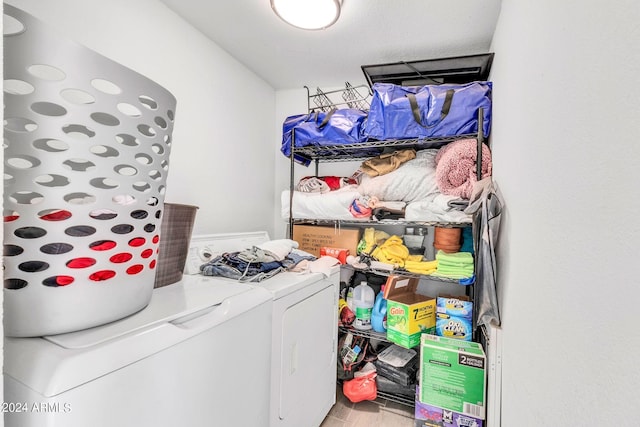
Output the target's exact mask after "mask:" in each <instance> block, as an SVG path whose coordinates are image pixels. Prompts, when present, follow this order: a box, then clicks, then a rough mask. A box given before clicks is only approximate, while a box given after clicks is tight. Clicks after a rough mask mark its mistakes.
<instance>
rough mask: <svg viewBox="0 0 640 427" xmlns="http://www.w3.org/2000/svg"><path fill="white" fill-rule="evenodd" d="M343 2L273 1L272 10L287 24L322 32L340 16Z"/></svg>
mask: <svg viewBox="0 0 640 427" xmlns="http://www.w3.org/2000/svg"><path fill="white" fill-rule="evenodd" d="M341 4H342V0H271V8H272V9H273V11H274V12H275V13H276V15H278V17H280V19H282V20H283V21H285V22H286V23H288V24H290V25H293V26H294V27H297V28H302V29H303V30H322V29H325V28H327V27H329V26H331V25H333V24H334V23H335V22H336V21H337V20H338V17H339V16H340V6H341Z"/></svg>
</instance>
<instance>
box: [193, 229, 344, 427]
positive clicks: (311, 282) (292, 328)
mask: <svg viewBox="0 0 640 427" xmlns="http://www.w3.org/2000/svg"><path fill="white" fill-rule="evenodd" d="M268 240H269V236H268V234H267V233H266V232H254V233H235V234H217V235H203V236H194V237H193V238H192V239H191V247H190V252H189V257H188V259H187V266H186V268H185V270H186V273H187V274H198V273H197V272H198V267H199V265H201V264H202V263H203V262H204V260H203V259H204V258H203V257H202V255H203V254H209V255H211V254H214V255H215V254H219V253H222V252H233V251H240V250H243V249H247V248H250V247H251V246H253V245H257V244H260V243H264V242H266V241H268ZM209 280H211V281H212V282H215V283H218V282H219V281H221V280H223V281H226V280H228V279H222V278H215V277H211V278H210V279H209ZM339 280H340V268H339V267H337V266H336V267H334V268H332V269H331V271H330V274H329V275H328V277H327V276H325V275H324V274H321V273H308V274H301V273H291V272H283V273H278V274H276V275H275V276H273V277H272V278H270V279H267V280H264V281H262V282H258V283H255V284H253V286H255V287H258V288H262V289H265V290H267V291H269V292H270V293H271V294H272V295H273V300H274V301H273V316H272V317H273V327H272V333H271V360H272V362H271V393H270V412H269V414H270V415H269V425H270V426H272V427H276V426H280V427H306V426H309V427H317V426H319V425H320V424H321V423H322V420H323V419H324V418H325V416H326V415H327V413H328V412H329V410H330V409H331V407H332V406H333V404H334V403H335V399H336V351H337V348H336V345H337V344H336V339H337V322H338V292H339ZM234 283H237V282H234ZM247 425H248V424H247Z"/></svg>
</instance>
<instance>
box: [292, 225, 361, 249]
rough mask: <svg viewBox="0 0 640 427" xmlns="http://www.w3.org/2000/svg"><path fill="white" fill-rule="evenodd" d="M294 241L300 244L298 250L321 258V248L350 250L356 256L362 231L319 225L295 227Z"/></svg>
mask: <svg viewBox="0 0 640 427" xmlns="http://www.w3.org/2000/svg"><path fill="white" fill-rule="evenodd" d="M293 240H295V241H296V242H298V245H299V247H298V249H301V250H303V251H306V252H309V253H310V254H312V255H315V256H317V257H320V248H321V247H323V246H325V247H329V248H344V249H348V250H349V253H350V254H352V255H355V254H356V250H357V246H358V242H359V241H360V230H359V229H357V228H342V227H339V228H336V227H322V226H319V225H297V224H296V225H294V226H293Z"/></svg>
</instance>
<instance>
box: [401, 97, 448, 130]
mask: <svg viewBox="0 0 640 427" xmlns="http://www.w3.org/2000/svg"><path fill="white" fill-rule="evenodd" d="M454 93H455V90H453V89H449V90H447V92H446V95H445V98H444V103H443V104H442V111H441V112H440V119H438V120H437V121H436V122H435V123H434V124H432V125H428V124H424V125H423V124H422V119H421V117H420V107H419V106H418V100H417V99H416V95H415V94H413V93H408V94H407V98H408V99H409V105H411V112H412V113H413V119H414V120H415V121H416V122H417V123H418V124H419V125H420V126H422V127H423V128H426V129H429V128H432V127H434V126H436V125H437V124H438V123H440V122H441V121H443V120H444V118H445V117H447V114H449V110H450V109H451V101H453V94H454Z"/></svg>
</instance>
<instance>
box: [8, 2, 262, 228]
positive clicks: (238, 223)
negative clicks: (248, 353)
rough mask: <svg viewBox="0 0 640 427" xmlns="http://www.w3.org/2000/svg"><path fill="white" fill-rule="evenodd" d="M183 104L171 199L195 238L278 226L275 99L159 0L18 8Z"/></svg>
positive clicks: (172, 165)
mask: <svg viewBox="0 0 640 427" xmlns="http://www.w3.org/2000/svg"><path fill="white" fill-rule="evenodd" d="M8 3H9V4H12V5H14V6H16V7H18V8H21V9H23V10H25V11H26V12H28V13H31V14H32V15H34V16H35V17H37V18H39V19H41V20H43V21H45V22H46V23H48V24H49V25H51V26H52V27H53V28H54V29H56V30H57V31H58V32H59V33H61V34H65V35H67V36H69V37H70V38H72V39H74V40H75V41H77V42H79V43H82V44H84V45H85V46H87V47H89V48H91V49H93V50H95V51H97V52H99V53H101V54H103V55H105V56H107V57H109V58H110V59H113V60H115V61H117V62H119V63H121V64H123V65H125V66H127V67H129V68H131V69H133V70H135V71H137V72H139V73H141V74H143V75H145V76H147V77H149V78H150V79H152V80H154V81H155V82H157V83H158V84H160V85H162V86H164V87H165V88H167V89H168V90H169V91H170V92H171V93H173V95H174V96H175V97H176V98H177V100H178V103H177V108H176V121H175V127H174V132H173V141H174V144H173V149H172V152H171V159H170V169H169V177H168V180H167V194H166V201H167V202H173V203H183V204H192V205H197V206H199V207H200V209H199V211H198V215H197V220H196V224H195V227H194V233H195V234H202V233H219V232H230V231H253V230H267V231H269V232H272V231H273V230H272V226H273V209H272V208H271V206H272V203H273V201H272V194H273V182H274V181H273V177H274V170H273V168H274V165H273V162H271V161H270V160H267V161H265V160H266V159H272V156H273V154H272V153H273V146H272V145H271V144H270V141H272V140H273V138H274V128H273V123H274V112H275V91H274V90H273V88H271V87H270V86H269V85H268V84H267V83H265V82H264V81H263V80H262V79H260V78H259V77H257V76H256V75H255V74H253V73H252V72H250V71H248V70H247V68H245V67H244V66H243V65H241V64H240V63H239V62H237V61H236V60H234V59H233V58H232V57H230V56H229V55H228V54H227V53H226V52H224V51H223V50H222V49H220V48H219V47H218V46H217V45H216V44H214V43H213V42H211V41H210V40H209V39H207V38H205V37H204V36H203V35H202V34H201V33H200V32H198V31H197V30H195V29H194V28H193V27H191V26H190V25H188V24H187V23H186V22H185V21H184V20H182V18H180V17H178V16H177V15H176V14H174V13H173V12H172V11H171V10H169V9H168V8H167V7H166V6H165V5H164V4H163V3H161V2H159V1H157V0H137V1H128V0H109V1H102V0H57V1H38V0H9V1H8Z"/></svg>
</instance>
